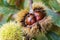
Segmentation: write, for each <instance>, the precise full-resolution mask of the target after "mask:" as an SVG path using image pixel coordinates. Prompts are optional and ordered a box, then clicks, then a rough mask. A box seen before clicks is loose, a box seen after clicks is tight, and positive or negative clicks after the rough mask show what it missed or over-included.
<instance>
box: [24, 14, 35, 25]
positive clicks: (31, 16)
mask: <svg viewBox="0 0 60 40" xmlns="http://www.w3.org/2000/svg"><path fill="white" fill-rule="evenodd" d="M35 22H36V19H35V16H34V14H29V15H27V17H26V19H25V23H26V24H27V25H32V24H34V23H35Z"/></svg>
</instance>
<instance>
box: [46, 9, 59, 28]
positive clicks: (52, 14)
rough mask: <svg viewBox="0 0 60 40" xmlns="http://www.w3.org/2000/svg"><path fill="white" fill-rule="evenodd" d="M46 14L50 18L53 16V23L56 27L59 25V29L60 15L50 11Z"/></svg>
mask: <svg viewBox="0 0 60 40" xmlns="http://www.w3.org/2000/svg"><path fill="white" fill-rule="evenodd" d="M46 13H47V15H48V16H51V17H52V21H53V23H54V24H55V25H57V26H58V27H60V15H58V14H57V13H56V12H54V11H52V10H50V9H47V10H46Z"/></svg>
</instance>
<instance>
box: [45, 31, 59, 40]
mask: <svg viewBox="0 0 60 40" xmlns="http://www.w3.org/2000/svg"><path fill="white" fill-rule="evenodd" d="M46 36H47V38H50V39H49V40H60V37H59V36H58V35H57V34H56V33H54V32H51V31H49V32H48V33H47V34H46Z"/></svg>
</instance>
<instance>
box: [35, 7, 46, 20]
mask: <svg viewBox="0 0 60 40" xmlns="http://www.w3.org/2000/svg"><path fill="white" fill-rule="evenodd" d="M43 11H44V10H41V9H38V8H37V9H35V10H34V15H35V18H36V21H39V20H42V19H43V18H44V17H45V13H44V12H43Z"/></svg>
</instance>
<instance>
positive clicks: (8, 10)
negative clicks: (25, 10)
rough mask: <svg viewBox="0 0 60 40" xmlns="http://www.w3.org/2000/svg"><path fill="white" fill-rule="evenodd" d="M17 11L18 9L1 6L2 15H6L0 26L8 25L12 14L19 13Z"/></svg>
mask: <svg viewBox="0 0 60 40" xmlns="http://www.w3.org/2000/svg"><path fill="white" fill-rule="evenodd" d="M17 11H18V10H17V9H13V8H9V7H6V6H0V13H2V14H4V17H3V20H2V21H1V22H0V25H2V24H4V23H6V22H7V20H8V18H9V16H10V14H15V13H17Z"/></svg>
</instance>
